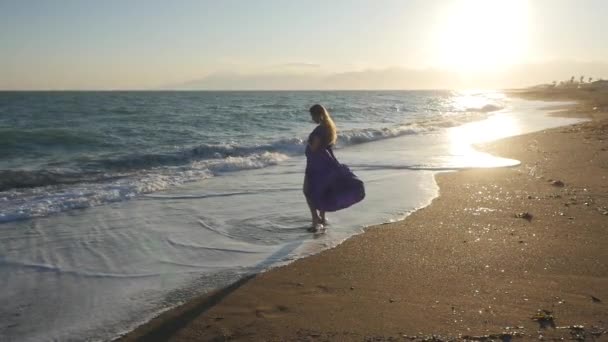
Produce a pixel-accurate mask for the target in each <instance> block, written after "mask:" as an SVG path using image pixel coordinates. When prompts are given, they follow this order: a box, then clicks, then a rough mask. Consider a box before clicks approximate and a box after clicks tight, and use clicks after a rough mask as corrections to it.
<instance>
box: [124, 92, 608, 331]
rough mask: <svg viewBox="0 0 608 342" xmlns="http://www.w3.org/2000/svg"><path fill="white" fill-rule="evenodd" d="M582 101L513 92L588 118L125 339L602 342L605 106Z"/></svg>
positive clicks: (606, 320) (607, 268)
mask: <svg viewBox="0 0 608 342" xmlns="http://www.w3.org/2000/svg"><path fill="white" fill-rule="evenodd" d="M576 92H577V91H575V90H573V91H571V92H566V93H567V94H566V95H567V96H565V95H564V94H561V95H555V94H547V93H543V92H541V91H528V92H521V91H520V92H517V95H518V96H523V97H527V98H536V99H541V98H554V99H558V100H563V99H577V100H579V101H581V102H580V104H579V105H576V106H573V107H569V108H567V109H565V111H564V109H563V108H562V111H561V112H560V115H575V116H584V117H589V118H591V119H592V121H589V122H585V123H582V124H577V125H573V126H569V127H561V128H556V129H552V130H547V131H542V132H537V133H533V134H528V135H523V136H518V137H513V138H508V139H505V140H501V141H497V142H494V143H491V144H488V145H484V146H480V147H479V148H480V149H482V150H486V151H489V152H491V153H493V154H496V155H500V156H504V157H507V158H513V159H517V160H520V161H521V165H520V166H517V167H512V168H502V169H476V170H467V171H461V172H453V173H442V174H439V175H438V176H437V182H438V184H439V187H440V196H439V197H438V198H436V199H435V200H434V201H433V203H432V204H431V205H430V206H428V207H426V208H424V209H421V210H419V211H417V212H415V213H413V214H412V215H411V216H409V217H408V218H407V219H406V220H404V221H401V222H397V223H392V224H385V225H381V226H378V227H371V228H369V229H368V230H367V231H366V232H365V233H364V234H362V235H359V236H355V237H353V238H351V239H349V240H347V241H346V242H344V243H343V244H342V245H340V246H338V247H337V248H334V249H331V250H327V251H324V252H322V253H320V254H318V255H315V256H312V257H308V258H304V259H301V260H298V261H296V262H294V263H292V264H290V265H288V266H285V267H280V268H276V269H273V270H270V271H268V272H266V273H263V274H259V275H257V276H254V277H251V278H247V279H243V280H242V281H241V282H239V283H237V284H234V285H233V286H230V287H228V288H225V289H222V290H219V291H216V292H214V293H211V294H208V295H206V296H202V297H199V298H196V299H195V300H192V301H190V302H188V303H187V304H185V305H183V306H181V307H179V308H176V309H173V310H170V311H168V312H166V313H164V314H162V315H161V316H159V317H158V318H157V319H155V320H153V321H151V322H150V323H148V324H146V325H144V326H142V327H140V328H138V329H136V330H135V331H134V332H131V333H130V334H128V335H127V336H125V337H124V338H123V340H125V341H132V340H142V341H155V340H158V341H164V340H171V341H192V340H197V341H223V340H239V341H241V340H242V341H290V340H296V341H300V340H301V341H342V340H354V341H361V340H373V341H376V340H379V341H382V340H424V339H427V340H428V339H430V338H432V337H433V336H435V338H436V340H450V339H477V340H490V339H492V338H494V339H497V340H500V339H502V340H509V339H510V338H511V337H513V336H514V337H516V338H521V339H522V340H528V339H535V340H537V339H539V338H540V337H541V336H542V338H545V339H552V338H565V339H570V338H586V339H588V340H608V334H607V332H606V329H608V247H607V246H608V113H606V112H607V111H608V105H606V103H605V101H607V100H608V96H605V95H606V94H605V93H604V94H602V93H599V94H592V96H588V97H586V96H587V95H588V94H584V95H585V96H583V95H581V94H578V95H577V94H576ZM539 310H541V311H539ZM542 310H546V311H542Z"/></svg>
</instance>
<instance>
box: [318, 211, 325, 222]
mask: <svg viewBox="0 0 608 342" xmlns="http://www.w3.org/2000/svg"><path fill="white" fill-rule="evenodd" d="M319 218H320V219H321V223H322V224H325V223H326V221H325V211H323V210H319Z"/></svg>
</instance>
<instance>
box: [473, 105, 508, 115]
mask: <svg viewBox="0 0 608 342" xmlns="http://www.w3.org/2000/svg"><path fill="white" fill-rule="evenodd" d="M504 108H505V107H504V106H502V105H498V104H494V103H488V104H485V105H483V106H482V107H470V108H467V109H466V111H467V112H483V113H490V112H496V111H499V110H502V109H504Z"/></svg>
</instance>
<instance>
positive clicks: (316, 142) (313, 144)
mask: <svg viewBox="0 0 608 342" xmlns="http://www.w3.org/2000/svg"><path fill="white" fill-rule="evenodd" d="M308 144H309V145H310V150H311V151H312V152H317V151H318V150H319V148H320V147H321V138H320V137H319V136H317V135H313V136H312V139H311V141H310V142H309V143H308Z"/></svg>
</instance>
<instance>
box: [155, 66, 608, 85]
mask: <svg viewBox="0 0 608 342" xmlns="http://www.w3.org/2000/svg"><path fill="white" fill-rule="evenodd" d="M581 75H584V76H586V77H593V78H594V79H598V78H605V79H608V63H606V62H576V61H552V62H546V63H536V64H523V65H517V66H513V67H511V68H509V69H506V70H502V71H488V72H478V73H474V74H466V73H458V72H450V71H445V70H438V69H420V70H418V69H405V68H387V69H370V70H362V71H351V72H341V73H323V72H321V71H319V70H318V69H317V68H316V67H315V68H311V70H310V71H309V72H307V71H299V72H290V71H289V70H287V71H271V72H258V73H238V72H221V73H212V74H210V75H208V76H206V77H204V78H202V79H198V80H193V81H189V82H185V83H182V84H178V85H173V86H167V87H163V89H177V90H186V89H188V90H309V89H318V90H329V89H345V90H347V89H352V90H362V89H455V88H472V87H474V88H515V87H526V86H530V85H534V84H539V83H550V82H552V81H554V80H555V81H559V80H563V79H569V78H570V77H571V76H575V77H576V78H578V77H580V76H581Z"/></svg>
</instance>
